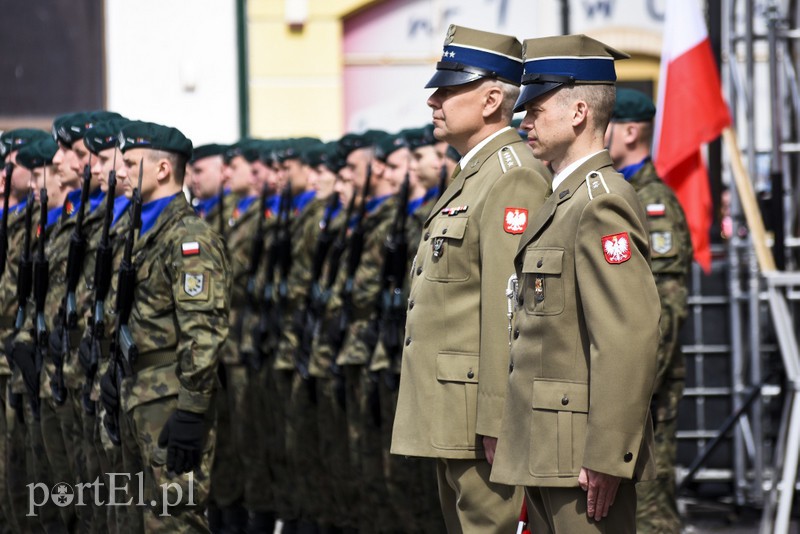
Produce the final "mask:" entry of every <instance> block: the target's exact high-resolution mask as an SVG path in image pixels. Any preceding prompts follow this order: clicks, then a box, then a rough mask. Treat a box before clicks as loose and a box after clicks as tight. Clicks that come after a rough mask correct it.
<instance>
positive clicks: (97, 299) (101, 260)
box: [82, 150, 117, 415]
mask: <svg viewBox="0 0 800 534" xmlns="http://www.w3.org/2000/svg"><path fill="white" fill-rule="evenodd" d="M116 159H117V151H116V150H114V165H113V167H112V169H111V170H110V171H109V173H108V191H107V192H106V212H105V214H104V215H105V218H104V219H103V233H102V235H101V237H100V244H99V245H98V247H97V256H96V258H97V259H96V261H95V264H94V303H93V306H92V315H91V317H90V318H89V325H90V331H89V333H90V338H91V339H90V343H89V351H90V352H89V362H88V366H84V367H85V368H84V371H85V377H86V381H85V382H84V384H83V391H82V401H83V409H84V411H85V412H86V413H87V414H89V415H92V414H94V405H93V403H92V401H91V399H90V398H89V395H90V394H91V390H92V384H93V382H94V377H95V375H96V374H97V365H98V362H99V360H100V353H99V342H100V341H101V340H102V339H103V338H104V337H105V332H106V326H105V315H106V311H105V308H106V297H107V296H108V290H109V289H110V288H111V268H112V261H113V253H114V250H113V246H112V244H111V237H110V233H111V224H112V223H113V221H114V201H115V197H116V191H117V171H116V170H115V169H116Z"/></svg>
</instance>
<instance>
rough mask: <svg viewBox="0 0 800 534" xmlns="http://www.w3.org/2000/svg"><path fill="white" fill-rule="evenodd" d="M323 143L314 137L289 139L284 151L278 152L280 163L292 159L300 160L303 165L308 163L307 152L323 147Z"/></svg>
mask: <svg viewBox="0 0 800 534" xmlns="http://www.w3.org/2000/svg"><path fill="white" fill-rule="evenodd" d="M321 144H322V141H320V140H319V139H316V138H314V137H298V138H294V139H289V140H288V142H287V143H286V145H285V146H284V147H283V149H282V150H278V151H277V157H278V161H280V162H281V163H283V162H284V161H288V160H290V159H299V160H300V161H302V162H303V163H308V159H307V158H306V152H307V151H308V150H309V149H310V148H313V147H316V146H318V145H321Z"/></svg>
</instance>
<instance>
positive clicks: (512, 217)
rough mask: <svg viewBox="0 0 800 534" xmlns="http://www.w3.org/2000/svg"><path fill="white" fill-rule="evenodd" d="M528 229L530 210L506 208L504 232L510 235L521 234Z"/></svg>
mask: <svg viewBox="0 0 800 534" xmlns="http://www.w3.org/2000/svg"><path fill="white" fill-rule="evenodd" d="M527 227H528V210H526V209H525V208H506V215H505V218H504V219H503V230H505V231H506V233H509V234H521V233H522V232H524V231H525V228H527Z"/></svg>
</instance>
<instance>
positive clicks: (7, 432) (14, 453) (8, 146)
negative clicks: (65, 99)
mask: <svg viewBox="0 0 800 534" xmlns="http://www.w3.org/2000/svg"><path fill="white" fill-rule="evenodd" d="M45 138H46V139H49V138H50V136H49V135H48V133H47V132H45V131H42V130H34V129H16V130H11V131H8V132H5V133H4V134H3V135H2V138H0V147H1V148H0V152H1V153H2V154H3V158H4V163H11V164H12V167H10V170H11V174H10V175H8V176H6V168H5V167H4V168H3V170H2V173H3V182H4V183H3V187H4V188H5V180H9V185H10V187H11V189H10V197H9V214H8V234H7V235H8V249H7V257H6V266H5V271H4V272H3V274H2V278H0V280H1V281H2V283H0V336H2V340H1V341H2V343H0V351H2V352H3V354H2V355H0V386H1V387H2V399H3V409H4V412H3V414H4V415H3V417H2V428H3V440H2V443H3V447H4V451H3V456H2V459H1V460H2V464H0V465H2V469H3V476H2V481H3V504H2V505H3V511H4V515H5V517H6V520H7V522H8V525H9V526H10V527H12V528H13V529H14V530H15V531H26V530H29V529H31V528H38V524H39V522H40V521H41V522H42V523H45V522H48V521H50V522H52V521H58V512H57V511H56V510H52V509H48V510H44V511H43V513H42V514H40V516H39V517H38V518H35V517H27V518H26V517H25V510H27V505H28V490H27V488H26V487H25V486H26V484H29V483H32V482H36V481H37V480H40V479H39V477H38V476H37V475H36V473H39V474H41V475H44V476H47V474H48V473H49V468H48V466H47V464H46V455H45V454H44V451H43V450H41V449H40V452H41V455H39V456H36V455H34V454H33V453H32V451H31V448H30V432H29V429H30V427H31V426H32V425H33V421H31V420H27V421H26V419H25V416H24V406H23V401H22V394H23V393H24V389H25V386H24V384H23V382H22V376H21V374H20V372H19V369H15V370H14V373H13V376H12V373H11V368H10V367H9V366H8V357H9V356H10V354H9V353H8V352H7V350H6V344H7V343H10V340H11V338H12V336H13V334H14V319H15V315H16V311H17V295H16V289H17V283H18V278H17V272H18V270H17V267H18V265H19V259H20V252H21V251H22V244H23V236H24V232H25V211H26V207H27V196H28V191H29V188H30V173H29V172H28V171H27V170H26V169H24V168H23V167H21V166H19V165H18V164H17V161H16V158H17V152H18V150H19V149H20V148H21V147H23V146H25V145H26V144H28V143H31V142H32V141H34V140H37V139H45ZM34 212H35V210H34ZM39 444H40V445H41V439H39ZM35 462H36V463H35ZM42 462H44V464H42ZM34 466H38V471H37V470H35V469H34ZM41 480H42V481H46V480H49V477H48V478H46V479H41Z"/></svg>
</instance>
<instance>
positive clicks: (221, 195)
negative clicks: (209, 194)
mask: <svg viewBox="0 0 800 534" xmlns="http://www.w3.org/2000/svg"><path fill="white" fill-rule="evenodd" d="M219 235H220V237H222V245H223V246H225V186H224V185H223V184H222V182H220V184H219Z"/></svg>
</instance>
